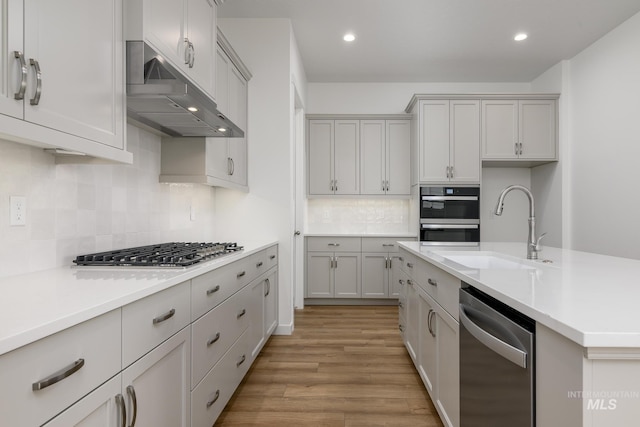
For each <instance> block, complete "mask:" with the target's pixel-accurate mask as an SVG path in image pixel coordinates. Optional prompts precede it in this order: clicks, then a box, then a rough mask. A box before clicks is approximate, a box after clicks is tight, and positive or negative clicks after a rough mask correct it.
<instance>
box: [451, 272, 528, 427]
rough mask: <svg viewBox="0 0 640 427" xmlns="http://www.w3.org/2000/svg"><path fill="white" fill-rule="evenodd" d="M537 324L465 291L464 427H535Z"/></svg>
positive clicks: (468, 289) (462, 305)
mask: <svg viewBox="0 0 640 427" xmlns="http://www.w3.org/2000/svg"><path fill="white" fill-rule="evenodd" d="M534 348H535V322H534V321H533V320H532V319H530V318H528V317H527V316H525V315H523V314H522V313H520V312H518V311H516V310H514V309H513V308H511V307H509V306H507V305H506V304H504V303H502V302H500V301H498V300H496V299H495V298H493V297H491V296H489V295H487V294H485V293H484V292H481V291H479V290H478V289H476V288H474V287H472V286H470V285H467V284H464V283H463V287H462V288H461V289H460V426H461V427H485V426H486V427H501V426H504V427H525V426H527V427H530V426H535V357H534Z"/></svg>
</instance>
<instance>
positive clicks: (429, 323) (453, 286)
mask: <svg viewBox="0 0 640 427" xmlns="http://www.w3.org/2000/svg"><path fill="white" fill-rule="evenodd" d="M400 257H401V258H402V259H403V261H404V264H403V265H402V267H403V268H402V269H401V271H400V272H399V279H398V282H399V286H400V287H401V289H402V293H401V296H400V302H402V307H401V310H400V313H399V314H400V315H399V322H400V326H401V328H400V329H401V330H402V331H403V340H404V343H405V347H406V348H407V351H408V353H409V355H410V356H411V358H412V359H413V361H414V364H415V367H416V369H417V370H418V373H419V374H420V377H421V378H422V382H423V383H424V386H425V388H426V389H427V391H428V392H429V396H430V397H431V400H432V401H433V404H434V406H435V407H436V409H437V411H438V414H439V415H440V418H441V419H442V422H443V423H444V425H445V426H450V427H458V426H459V425H460V404H459V399H460V385H459V382H460V368H459V359H460V350H459V344H458V339H459V324H458V321H457V320H456V318H457V313H452V312H450V311H449V310H453V309H454V307H455V308H457V304H456V305H453V304H452V303H451V301H453V300H454V299H456V300H457V295H458V290H459V288H460V286H459V281H458V282H453V281H451V280H450V278H451V277H452V276H451V277H450V275H448V273H446V272H444V271H442V270H440V269H438V268H437V267H434V266H433V265H431V264H430V263H428V262H426V261H422V260H420V259H418V258H416V257H415V256H414V255H412V254H410V253H408V252H406V251H404V250H401V251H400ZM433 269H435V270H433ZM435 277H438V278H439V279H438V280H436V279H434V278H435ZM428 280H429V281H430V282H428V284H427V283H423V282H427V281H428ZM403 283H404V285H403ZM434 287H435V288H437V290H434V289H433V288H434ZM445 307H446V308H445ZM454 315H455V316H456V317H454Z"/></svg>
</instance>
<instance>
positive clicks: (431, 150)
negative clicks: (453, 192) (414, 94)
mask: <svg viewBox="0 0 640 427" xmlns="http://www.w3.org/2000/svg"><path fill="white" fill-rule="evenodd" d="M420 111H421V131H422V132H421V137H420V142H419V143H420V149H419V151H420V182H433V181H435V182H442V181H448V180H449V178H448V176H447V168H448V167H449V164H450V163H449V101H447V100H442V101H439V100H434V101H420Z"/></svg>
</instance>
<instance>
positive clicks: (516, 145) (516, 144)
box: [513, 142, 518, 156]
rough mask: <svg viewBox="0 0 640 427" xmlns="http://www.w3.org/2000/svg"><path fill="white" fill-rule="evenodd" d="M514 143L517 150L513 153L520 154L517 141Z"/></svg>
mask: <svg viewBox="0 0 640 427" xmlns="http://www.w3.org/2000/svg"><path fill="white" fill-rule="evenodd" d="M513 145H515V152H514V153H513V154H515V155H516V156H517V155H518V143H517V142H516V143H515V144H513Z"/></svg>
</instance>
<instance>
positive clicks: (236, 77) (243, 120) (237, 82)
mask: <svg viewBox="0 0 640 427" xmlns="http://www.w3.org/2000/svg"><path fill="white" fill-rule="evenodd" d="M228 116H229V118H230V119H231V121H232V122H234V123H235V124H236V125H238V126H239V127H240V129H242V130H244V131H246V130H247V82H246V80H245V79H244V77H242V74H240V72H239V71H238V70H237V69H236V68H235V67H234V66H233V65H231V69H230V70H229V113H228Z"/></svg>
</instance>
